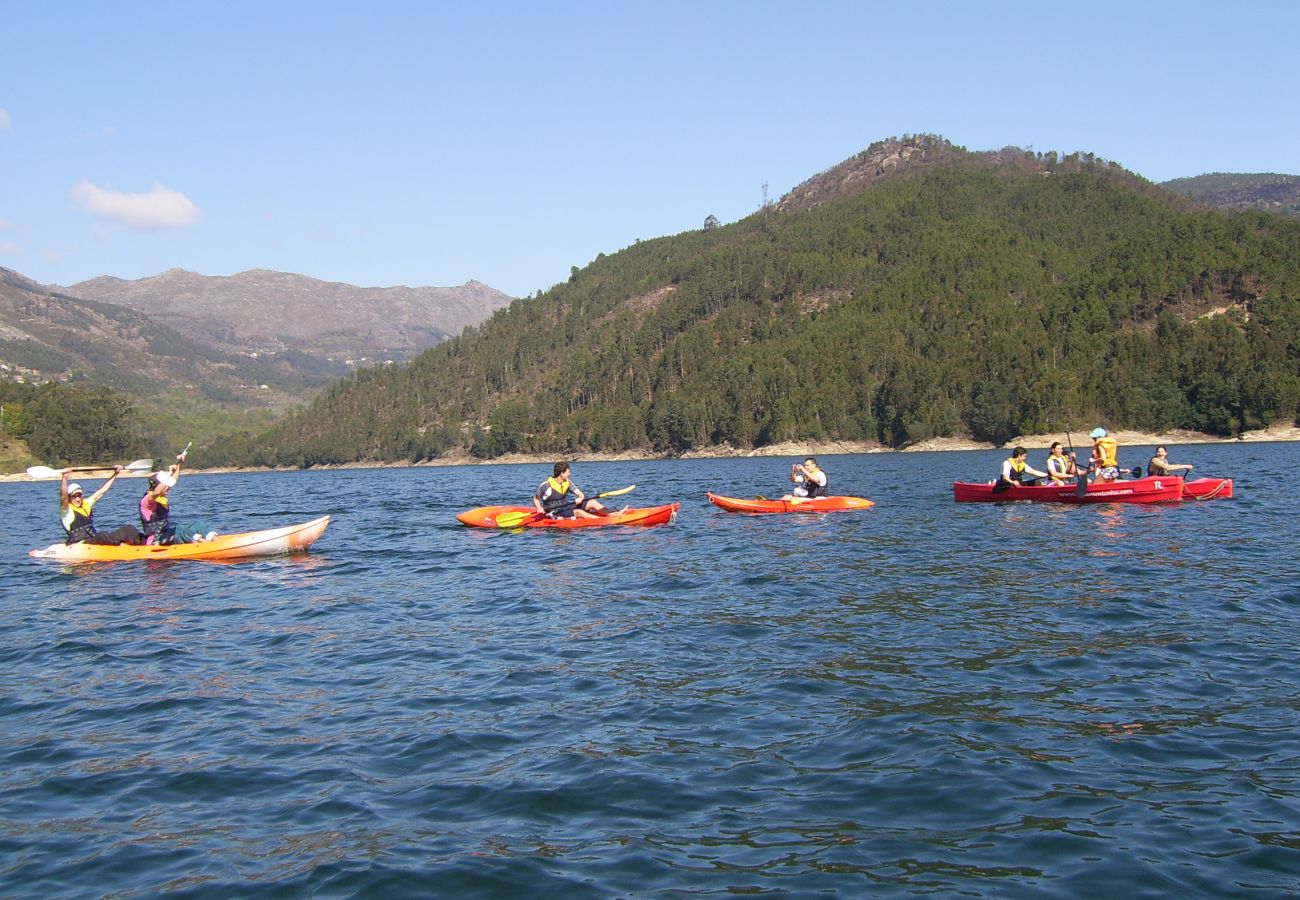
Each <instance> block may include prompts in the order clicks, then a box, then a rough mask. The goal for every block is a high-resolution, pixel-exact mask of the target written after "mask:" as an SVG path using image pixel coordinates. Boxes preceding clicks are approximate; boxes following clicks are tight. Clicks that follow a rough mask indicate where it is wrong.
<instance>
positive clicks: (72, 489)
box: [68, 481, 85, 497]
mask: <svg viewBox="0 0 1300 900" xmlns="http://www.w3.org/2000/svg"><path fill="white" fill-rule="evenodd" d="M73 494H81V495H83V496H84V495H85V491H83V490H82V489H81V485H79V484H77V483H76V482H75V481H74V482H72V484H70V485H68V496H69V497H71V496H72V495H73Z"/></svg>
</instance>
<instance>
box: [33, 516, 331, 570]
mask: <svg viewBox="0 0 1300 900" xmlns="http://www.w3.org/2000/svg"><path fill="white" fill-rule="evenodd" d="M329 523H330V517H329V516H321V517H320V518H319V519H312V520H311V521H310V522H303V523H302V524H301V525H289V526H286V527H284V528H269V529H267V530H265V531H249V532H245V533H243V534H223V535H219V536H218V537H215V538H213V539H212V540H210V541H203V542H202V543H198V544H149V545H146V546H133V545H131V544H116V545H110V544H51V545H50V546H48V547H46V548H45V549H44V550H33V551H31V552H30V553H28V554H27V555H28V556H34V557H36V558H37V559H57V560H62V561H64V562H119V561H126V560H140V559H205V560H227V559H251V558H253V557H258V556H279V555H280V554H284V553H298V552H300V551H302V550H306V549H307V548H308V547H310V546H311V545H312V544H314V543H315V542H316V539H317V538H319V537H320V536H321V535H322V534H324V533H325V527H326V526H327V525H329Z"/></svg>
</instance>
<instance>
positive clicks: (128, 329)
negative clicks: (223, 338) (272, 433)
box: [0, 269, 345, 407]
mask: <svg viewBox="0 0 1300 900" xmlns="http://www.w3.org/2000/svg"><path fill="white" fill-rule="evenodd" d="M343 371H345V367H344V366H343V365H342V364H336V365H333V366H330V365H328V364H325V363H320V362H316V361H315V360H313V359H311V358H310V357H302V356H300V355H298V354H293V353H288V354H284V355H281V356H275V357H273V356H266V357H253V356H249V355H241V354H233V353H226V352H224V351H221V350H218V349H214V348H213V347H212V346H210V345H209V344H208V343H207V342H204V341H196V340H194V339H192V338H189V337H187V336H185V335H183V334H181V333H179V332H178V331H176V330H175V329H172V328H169V327H167V326H166V325H160V324H159V323H157V322H155V321H153V320H152V319H150V318H149V317H148V316H145V315H143V314H141V313H139V312H136V311H134V310H130V309H126V308H124V307H121V306H116V305H114V304H111V303H100V302H97V301H94V300H86V299H84V298H81V297H74V296H72V295H70V294H67V293H64V292H62V291H60V290H59V289H57V288H52V287H49V286H46V285H41V284H38V283H36V282H34V281H32V280H31V279H29V278H26V277H25V276H23V275H21V274H19V273H17V272H14V271H12V270H10V269H0V375H3V377H5V378H7V379H9V380H23V381H27V382H31V383H41V382H45V381H79V382H86V383H90V384H105V385H109V386H110V387H114V388H118V389H119V390H123V391H126V392H127V393H128V394H133V395H136V396H141V397H149V396H154V395H162V394H165V395H167V396H168V397H173V398H182V397H189V398H190V399H191V401H203V400H206V401H210V402H211V403H213V404H229V403H234V404H239V405H244V406H247V407H265V406H268V405H277V404H278V405H286V406H287V405H289V404H292V403H294V402H297V401H298V400H299V399H300V398H301V396H302V395H303V393H304V392H305V391H307V390H312V389H315V388H318V387H319V386H320V385H322V384H324V383H325V382H326V381H328V380H330V379H332V378H335V377H337V376H338V375H340V374H342V372H343Z"/></svg>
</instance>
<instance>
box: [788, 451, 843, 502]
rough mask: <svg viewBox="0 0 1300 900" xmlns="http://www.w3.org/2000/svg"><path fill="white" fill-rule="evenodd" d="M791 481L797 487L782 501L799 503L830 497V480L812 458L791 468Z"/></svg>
mask: <svg viewBox="0 0 1300 900" xmlns="http://www.w3.org/2000/svg"><path fill="white" fill-rule="evenodd" d="M790 480H791V481H793V482H794V483H795V484H796V485H797V487H795V489H794V490H793V491H791V492H790V493H788V494H786V495H785V496H784V497H782V498H781V499H782V500H786V501H795V502H797V501H799V500H808V499H811V498H813V497H829V496H830V493H831V492H830V487H829V485H830V479H829V478H828V477H827V476H826V473H825V472H823V471H822V470H821V468H820V467H819V466H818V465H817V460H816V459H814V458H813V457H811V456H810V457H808V458H807V459H805V460H804V461H803V462H802V463H795V464H794V465H793V466H791V467H790Z"/></svg>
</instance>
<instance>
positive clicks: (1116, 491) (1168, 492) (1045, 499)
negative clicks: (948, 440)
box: [952, 475, 1217, 503]
mask: <svg viewBox="0 0 1300 900" xmlns="http://www.w3.org/2000/svg"><path fill="white" fill-rule="evenodd" d="M1216 480H1217V479H1216ZM952 499H953V500H955V501H957V502H958V503H980V502H983V503H1001V502H1002V501H1004V500H1036V501H1038V502H1040V503H1169V502H1172V501H1176V500H1182V499H1183V479H1181V478H1178V477H1176V476H1171V475H1166V476H1159V477H1150V476H1148V477H1147V478H1135V479H1133V480H1132V481H1109V482H1106V481H1094V482H1092V483H1091V484H1089V485H1088V490H1087V492H1086V493H1084V494H1079V493H1078V490H1077V488H1076V486H1075V485H1072V484H1064V485H1055V484H1045V485H1040V486H1028V485H1015V486H1014V487H1009V488H1007V489H1006V490H1003V491H998V492H997V493H994V492H993V485H992V484H989V483H987V482H983V481H980V482H970V481H954V482H953V484H952Z"/></svg>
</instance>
